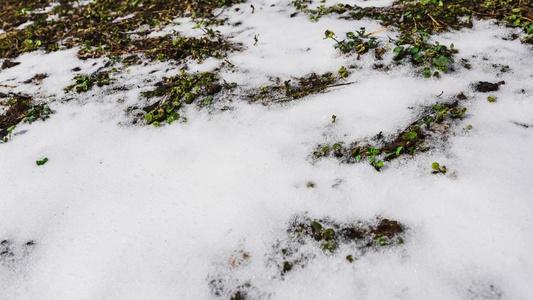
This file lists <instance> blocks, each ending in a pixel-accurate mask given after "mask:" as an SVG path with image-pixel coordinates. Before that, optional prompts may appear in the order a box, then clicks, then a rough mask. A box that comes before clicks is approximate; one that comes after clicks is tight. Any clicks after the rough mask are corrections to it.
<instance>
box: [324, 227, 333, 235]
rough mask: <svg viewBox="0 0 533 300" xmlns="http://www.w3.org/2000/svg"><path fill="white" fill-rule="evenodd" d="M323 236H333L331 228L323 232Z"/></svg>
mask: <svg viewBox="0 0 533 300" xmlns="http://www.w3.org/2000/svg"><path fill="white" fill-rule="evenodd" d="M324 234H327V235H329V236H335V231H334V230H333V229H331V228H329V229H326V230H324Z"/></svg>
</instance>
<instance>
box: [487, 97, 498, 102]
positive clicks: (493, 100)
mask: <svg viewBox="0 0 533 300" xmlns="http://www.w3.org/2000/svg"><path fill="white" fill-rule="evenodd" d="M487 100H488V101H489V102H496V99H495V98H494V97H491V96H488V97H487Z"/></svg>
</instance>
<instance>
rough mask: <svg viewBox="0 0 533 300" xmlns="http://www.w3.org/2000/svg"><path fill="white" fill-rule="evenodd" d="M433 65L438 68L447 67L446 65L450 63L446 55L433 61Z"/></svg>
mask: <svg viewBox="0 0 533 300" xmlns="http://www.w3.org/2000/svg"><path fill="white" fill-rule="evenodd" d="M433 63H434V64H435V65H436V66H439V67H444V66H446V63H448V59H447V58H446V57H445V56H444V55H441V56H439V57H437V58H434V59H433Z"/></svg>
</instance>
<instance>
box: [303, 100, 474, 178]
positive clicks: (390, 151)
mask: <svg viewBox="0 0 533 300" xmlns="http://www.w3.org/2000/svg"><path fill="white" fill-rule="evenodd" d="M458 104H459V102H458V101H455V102H453V103H451V104H440V105H439V104H435V105H433V106H432V107H428V108H426V109H425V113H424V114H423V116H422V117H420V118H419V119H418V120H416V121H415V122H413V123H411V124H410V125H409V126H408V127H407V128H405V129H404V130H402V131H401V132H400V133H399V134H397V135H396V136H393V137H391V138H389V139H388V140H387V141H385V142H382V141H380V140H382V139H383V137H382V135H381V133H380V134H378V136H376V137H375V138H374V139H373V140H374V141H375V142H377V143H376V144H375V145H371V144H368V143H366V144H365V143H364V142H353V143H351V144H349V146H343V144H342V143H336V144H334V145H333V146H329V145H325V146H324V145H319V146H318V147H317V150H316V151H315V152H314V153H313V157H314V158H315V159H319V158H322V157H335V158H337V159H339V160H340V161H341V162H343V163H360V162H363V161H368V163H369V164H370V165H372V166H373V167H374V168H375V169H376V170H377V171H380V170H381V168H382V167H383V165H384V163H383V161H390V160H393V159H396V158H398V157H400V156H402V155H414V154H416V153H417V152H424V151H427V150H428V149H429V148H430V145H428V144H427V143H426V142H427V141H429V140H435V139H437V138H440V139H443V140H445V139H447V137H446V136H445V134H446V133H449V132H451V133H453V132H452V131H451V130H450V124H451V122H452V120H454V119H461V118H462V117H463V115H464V114H465V113H466V111H467V109H466V108H460V107H459V105H458ZM379 159H382V160H379Z"/></svg>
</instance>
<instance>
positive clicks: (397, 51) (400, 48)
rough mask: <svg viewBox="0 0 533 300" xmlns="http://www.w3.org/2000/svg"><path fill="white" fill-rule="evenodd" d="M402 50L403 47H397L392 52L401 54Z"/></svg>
mask: <svg viewBox="0 0 533 300" xmlns="http://www.w3.org/2000/svg"><path fill="white" fill-rule="evenodd" d="M402 50H403V47H402V46H399V47H396V48H394V50H393V52H394V53H400V52H402Z"/></svg>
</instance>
